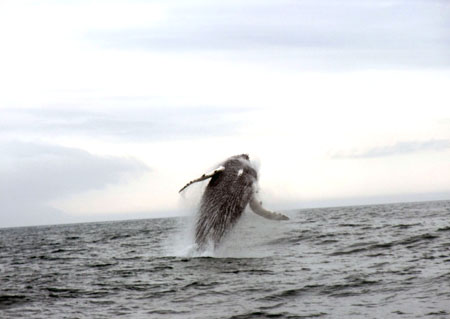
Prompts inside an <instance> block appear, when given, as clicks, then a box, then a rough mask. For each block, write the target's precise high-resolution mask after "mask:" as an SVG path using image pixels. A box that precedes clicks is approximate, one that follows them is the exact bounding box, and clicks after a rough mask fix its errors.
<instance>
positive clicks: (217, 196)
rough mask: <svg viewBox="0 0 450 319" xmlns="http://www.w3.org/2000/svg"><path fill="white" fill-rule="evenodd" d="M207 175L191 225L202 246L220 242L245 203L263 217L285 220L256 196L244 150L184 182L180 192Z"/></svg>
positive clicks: (251, 168)
mask: <svg viewBox="0 0 450 319" xmlns="http://www.w3.org/2000/svg"><path fill="white" fill-rule="evenodd" d="M208 178H210V179H211V180H210V181H209V183H208V185H207V186H206V188H205V191H204V193H203V195H202V198H201V202H200V207H199V212H198V214H197V221H196V225H195V243H196V244H197V248H198V249H199V250H202V249H204V248H205V246H206V245H207V244H208V243H209V242H212V243H213V244H214V247H215V248H217V246H218V245H219V244H220V242H221V240H222V239H223V238H224V236H225V235H226V234H227V233H228V232H229V231H230V230H231V229H232V228H233V226H234V225H235V224H236V223H237V221H238V220H239V218H240V217H241V215H242V213H243V212H244V210H245V208H246V207H247V205H249V206H250V208H251V210H252V211H253V212H254V213H256V214H258V215H260V216H262V217H264V218H267V219H272V220H287V219H289V218H288V217H287V216H285V215H283V214H280V213H275V212H271V211H268V210H266V209H264V208H263V207H262V204H261V202H260V201H259V199H258V196H257V195H258V184H257V181H258V174H257V172H256V169H255V168H254V166H253V165H252V163H251V162H250V159H249V156H248V155H247V154H241V155H235V156H232V157H230V158H228V159H227V160H225V161H224V162H222V163H221V164H220V165H219V166H218V167H217V168H216V169H214V170H213V171H212V172H211V173H209V174H203V175H202V176H201V177H199V178H197V179H194V180H192V181H190V182H189V183H187V184H186V185H185V186H184V187H183V188H182V189H180V191H179V192H180V193H181V192H182V191H183V190H185V189H186V188H187V187H188V186H190V185H192V184H193V183H196V182H200V181H204V180H206V179H208Z"/></svg>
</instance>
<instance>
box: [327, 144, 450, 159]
mask: <svg viewBox="0 0 450 319" xmlns="http://www.w3.org/2000/svg"><path fill="white" fill-rule="evenodd" d="M448 149H450V140H448V139H442V140H436V139H435V140H428V141H409V142H398V143H396V144H394V145H387V146H381V147H374V148H371V149H368V150H366V151H351V152H338V153H335V154H333V155H332V156H331V157H332V158H335V159H346V158H350V159H351V158H376V157H386V156H393V155H405V154H411V153H417V152H425V151H445V150H448Z"/></svg>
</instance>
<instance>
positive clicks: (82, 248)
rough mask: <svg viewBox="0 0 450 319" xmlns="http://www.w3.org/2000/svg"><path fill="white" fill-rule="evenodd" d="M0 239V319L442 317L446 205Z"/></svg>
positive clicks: (447, 313)
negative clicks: (198, 246)
mask: <svg viewBox="0 0 450 319" xmlns="http://www.w3.org/2000/svg"><path fill="white" fill-rule="evenodd" d="M283 213H285V214H286V215H288V216H289V217H290V220H288V221H282V222H277V221H270V220H265V219H263V218H261V217H259V216H257V215H254V214H253V213H251V212H246V213H245V214H244V216H243V217H242V219H241V220H240V222H239V223H238V225H237V226H236V228H235V229H234V230H233V231H232V232H231V233H230V234H229V236H228V237H227V239H226V241H225V242H224V243H223V245H222V246H221V247H220V248H219V249H218V250H217V251H210V252H207V253H205V254H203V255H202V256H196V255H195V253H193V252H192V249H191V245H192V230H191V229H192V219H193V218H192V217H179V218H167V219H146V220H132V221H118V222H103V223H87V224H71V225H57V226H39V227H23V228H5V229H0V318H46V319H48V318H119V317H122V318H196V319H198V318H235V319H238V318H239V319H244V318H292V319H293V318H450V201H436V202H420V203H400V204H386V205H371V206H353V207H336V208H316V209H300V210H291V211H285V212H283Z"/></svg>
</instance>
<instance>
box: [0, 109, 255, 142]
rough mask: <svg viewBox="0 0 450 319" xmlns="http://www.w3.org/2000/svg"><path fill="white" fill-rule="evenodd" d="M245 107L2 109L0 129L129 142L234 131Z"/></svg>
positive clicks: (185, 137) (238, 125)
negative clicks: (101, 109)
mask: <svg viewBox="0 0 450 319" xmlns="http://www.w3.org/2000/svg"><path fill="white" fill-rule="evenodd" d="M246 112H249V110H245V109H240V110H232V109H226V108H217V107H214V108H207V107H189V108H187V107H183V108H132V107H128V108H120V109H108V112H101V111H97V112H94V111H80V110H77V109H64V110H61V109H56V108H53V109H9V110H2V118H0V132H3V133H9V134H14V135H20V134H24V133H32V134H33V135H36V134H38V135H39V134H43V135H50V136H53V135H55V134H57V135H72V134H76V135H77V136H85V137H89V138H93V137H94V138H95V137H97V138H99V137H100V138H112V139H122V140H129V139H132V140H133V141H152V140H171V139H191V138H198V137H202V136H219V135H231V134H235V133H236V132H237V131H238V129H239V128H240V127H241V126H242V125H243V121H244V119H243V118H241V117H240V116H237V115H242V114H244V113H246Z"/></svg>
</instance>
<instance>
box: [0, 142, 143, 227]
mask: <svg viewBox="0 0 450 319" xmlns="http://www.w3.org/2000/svg"><path fill="white" fill-rule="evenodd" d="M148 170H149V168H148V167H147V166H146V165H144V164H143V163H141V162H139V161H137V160H134V159H131V158H120V157H101V156H96V155H93V154H90V153H88V152H85V151H83V150H79V149H74V148H68V147H62V146H57V145H48V144H36V143H23V142H11V141H10V142H0V176H1V179H0V208H1V211H0V227H7V226H14V225H26V224H36V223H39V224H45V223H57V222H62V221H66V222H67V220H68V219H67V218H66V217H65V216H64V215H63V213H62V212H60V211H58V210H56V209H54V208H52V207H49V206H48V204H47V203H48V202H49V201H51V200H55V199H60V198H64V197H65V196H69V195H72V194H77V193H82V192H85V191H89V190H94V189H102V188H104V187H106V186H107V185H111V184H119V183H121V182H124V181H126V180H127V179H129V178H131V177H133V176H138V175H141V174H143V173H144V172H146V171H148Z"/></svg>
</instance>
